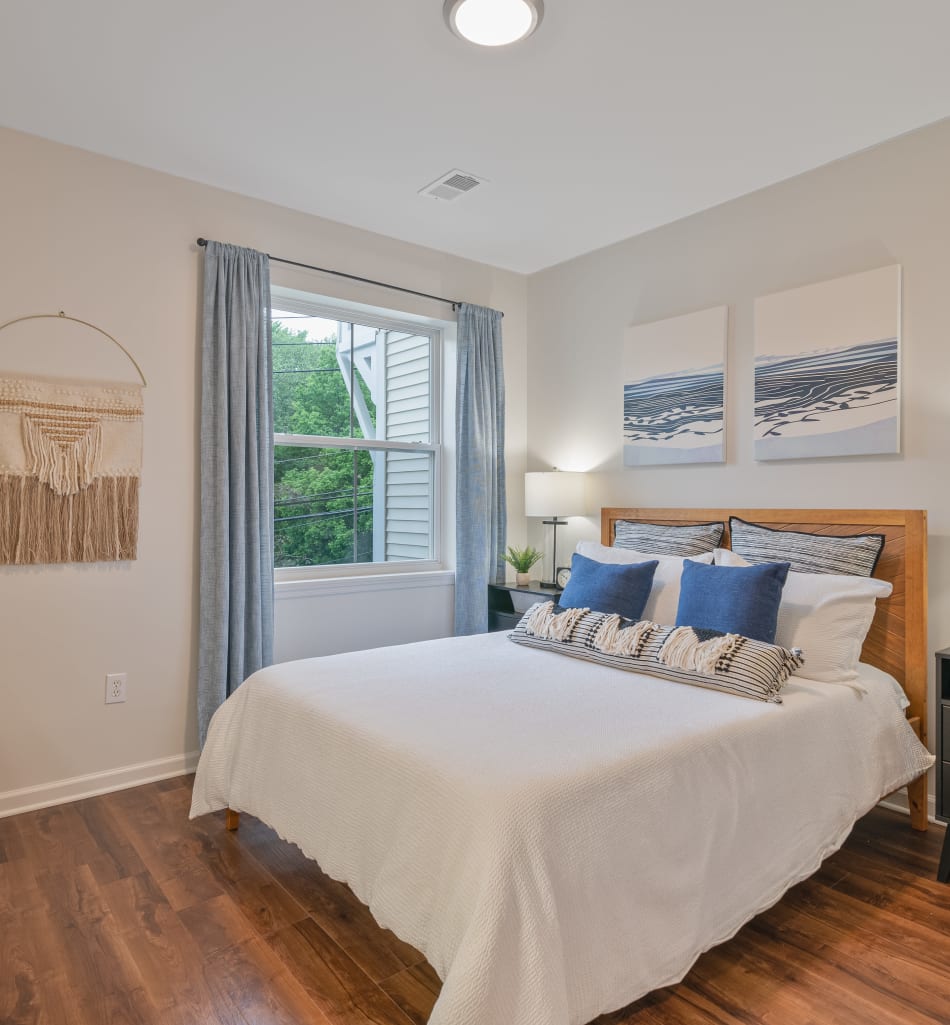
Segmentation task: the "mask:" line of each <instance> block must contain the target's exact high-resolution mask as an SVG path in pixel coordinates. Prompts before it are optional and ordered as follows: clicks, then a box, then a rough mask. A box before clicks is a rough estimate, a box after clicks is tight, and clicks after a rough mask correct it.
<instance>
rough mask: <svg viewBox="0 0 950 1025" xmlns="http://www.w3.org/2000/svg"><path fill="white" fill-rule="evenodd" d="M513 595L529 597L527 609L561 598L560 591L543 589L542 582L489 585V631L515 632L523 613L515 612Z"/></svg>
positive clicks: (550, 588) (551, 588)
mask: <svg viewBox="0 0 950 1025" xmlns="http://www.w3.org/2000/svg"><path fill="white" fill-rule="evenodd" d="M512 595H522V596H527V597H528V598H529V599H530V600H529V601H527V603H526V605H525V608H528V607H529V606H531V605H533V604H534V603H535V602H538V601H557V599H558V598H560V597H561V592H560V590H555V589H554V588H553V587H542V586H541V583H540V581H538V580H532V581H531V582H530V583H529V584H524V585H522V586H520V587H519V586H518V585H517V584H489V585H488V629H489V631H491V632H494V631H495V630H514V628H515V627H516V626H517V625H518V621H519V620H520V619H521V617H522V616H523V615H524V613H523V612H515V607H514V604H513V603H512Z"/></svg>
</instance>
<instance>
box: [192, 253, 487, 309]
mask: <svg viewBox="0 0 950 1025" xmlns="http://www.w3.org/2000/svg"><path fill="white" fill-rule="evenodd" d="M207 244H208V240H207V239H206V238H199V239H198V245H199V246H206V245H207ZM267 258H268V259H269V260H273V261H274V262H275V263H286V264H289V265H290V266H291V267H303V268H305V269H306V270H316V271H320V273H321V274H334V275H336V277H338V278H349V279H350V281H362V282H363V284H364V285H378V286H379V287H380V288H390V289H392V290H393V291H394V292H405V293H406V294H407V295H418V296H421V297H422V298H423V299H435V301H436V302H438V303H448V304H449V305H450V306H451V307H452V309H453V310H457V309H458V308H459V306H461V305H462V302H461V300H460V299H446V298H445V297H444V296H441V295H430V294H429V293H428V292H417V291H416V290H415V289H413V288H403V287H402V285H390V284H388V283H387V282H385V281H374V280H373V279H372V278H361V277H360V276H359V275H358V274H346V273H345V272H344V271H341V270H329V269H328V268H327V267H315V266H314V265H313V264H312V263H299V262H298V261H297V260H284V259H282V258H281V257H279V256H271V255H270V254H269V253H268V254H267ZM502 316H504V314H502Z"/></svg>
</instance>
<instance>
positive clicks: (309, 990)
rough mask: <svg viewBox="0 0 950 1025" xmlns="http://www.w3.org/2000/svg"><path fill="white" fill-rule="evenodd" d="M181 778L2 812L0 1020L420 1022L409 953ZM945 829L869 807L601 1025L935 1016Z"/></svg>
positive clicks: (317, 876) (944, 963) (344, 896)
mask: <svg viewBox="0 0 950 1025" xmlns="http://www.w3.org/2000/svg"><path fill="white" fill-rule="evenodd" d="M191 782H192V780H191V777H181V778H179V779H174V780H168V781H166V782H162V783H155V784H151V785H149V786H144V787H138V788H136V789H134V790H125V791H121V792H119V793H115V794H108V795H105V796H103V797H95V798H91V799H89V800H86V801H79V802H77V803H75V804H69V805H63V806H60V807H57V808H50V809H46V810H44V811H37V812H31V813H29V814H26V815H20V816H16V817H13V818H7V819H0V1025H105V1023H109V1025H118V1023H130V1025H153V1023H155V1025H158V1023H161V1025H311V1023H313V1025H422V1023H424V1022H425V1021H426V1020H427V1018H428V1015H429V1012H430V1011H431V1008H432V1005H433V1003H434V1001H435V999H436V996H437V995H438V992H439V980H438V978H437V976H436V974H435V972H433V970H432V969H431V968H430V967H429V965H428V964H427V963H426V961H425V959H424V958H423V957H422V955H421V954H420V953H419V952H418V951H417V950H415V949H413V948H412V947H410V946H409V945H408V944H406V943H403V942H402V941H401V940H399V939H397V938H396V937H395V936H394V935H393V934H392V933H391V932H388V931H387V930H383V929H380V928H379V926H377V925H376V923H375V922H374V921H373V919H372V917H371V916H370V914H369V912H368V911H367V909H366V908H365V907H364V906H363V905H362V904H360V902H359V901H358V900H357V899H356V898H355V897H354V896H353V894H352V893H350V891H349V890H348V889H347V888H346V887H345V886H343V885H342V884H340V883H335V882H333V881H332V880H331V879H329V878H328V877H327V876H325V875H323V873H322V872H321V871H320V870H319V868H318V867H317V866H316V865H315V864H314V863H313V862H310V861H307V859H306V858H304V857H303V855H302V854H300V852H299V851H298V850H297V849H296V848H295V847H292V846H290V845H289V844H285V843H283V842H282V841H280V840H279V839H278V838H277V837H276V835H275V834H274V833H273V832H272V831H271V830H269V829H268V828H267V827H266V826H264V825H262V824H261V823H260V822H258V821H256V820H255V819H253V818H251V817H250V816H248V815H243V816H242V817H241V828H240V830H239V831H238V832H237V833H229V832H227V831H226V830H225V828H224V822H223V814H222V815H216V816H206V817H205V818H203V819H200V820H198V821H197V822H191V823H190V822H189V821H188V818H187V815H188V806H189V802H190V798H191ZM942 839H943V830H942V829H940V828H932V829H931V830H930V832H929V833H927V834H924V835H921V834H918V833H914V832H912V830H911V829H910V828H909V825H908V822H907V819H906V818H905V817H903V816H900V815H896V814H894V813H891V812H887V811H884V810H882V809H875V810H874V811H873V812H871V814H870V815H868V816H867V817H866V818H864V819H862V820H861V822H859V823H858V825H857V826H856V828H855V831H854V833H853V834H852V836H851V838H850V839H849V840H848V843H847V844H846V846H845V847H844V848H843V849H842V850H841V851H839V852H838V853H837V854H835V855H834V856H833V857H831V858H829V859H828V861H826V862H825V864H824V866H823V867H822V869H821V871H820V872H818V873H817V874H816V875H815V876H813V877H812V878H811V879H809V880H807V881H806V882H804V883H802V884H800V885H799V886H797V887H795V888H794V889H793V890H792V891H791V892H790V893H789V894H788V895H787V896H786V897H785V898H784V899H783V900H782V901H781V902H780V903H779V904H778V905H776V906H775V907H774V908H772V909H771V910H770V911H767V912H766V913H765V914H763V915H760V916H759V917H758V918H756V919H755V920H754V921H753V922H751V923H749V925H747V926H746V927H745V928H744V929H743V930H742V931H741V932H740V933H739V934H738V935H737V936H736V937H735V938H734V939H732V940H731V941H729V942H728V943H726V944H723V945H722V946H720V947H717V948H715V949H714V950H711V951H709V953H707V954H705V955H704V956H703V957H702V958H701V959H700V960H699V961H698V962H697V964H696V965H695V966H694V968H693V970H692V971H691V972H690V974H689V975H688V976H687V977H686V979H685V980H684V981H683V982H682V983H680V985H678V986H673V987H670V988H667V989H663V990H658V991H657V992H655V993H652V994H650V995H649V996H648V997H645V998H644V999H643V1000H640V1001H638V1002H637V1003H635V1004H632V1005H631V1006H630V1007H628V1008H625V1009H624V1010H623V1011H618V1012H616V1013H614V1014H610V1015H605V1016H604V1017H602V1018H600V1019H598V1025H831V1023H834V1025H934V1023H940V1025H948V1023H950V886H945V885H941V884H939V883H937V882H935V875H936V870H937V860H938V858H939V853H940V844H941V841H942ZM498 1025H506V1023H504V1022H499V1023H498Z"/></svg>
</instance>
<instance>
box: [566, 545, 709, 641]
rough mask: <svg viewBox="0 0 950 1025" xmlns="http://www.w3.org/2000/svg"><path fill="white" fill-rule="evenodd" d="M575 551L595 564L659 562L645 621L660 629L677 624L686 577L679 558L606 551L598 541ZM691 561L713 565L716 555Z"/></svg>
mask: <svg viewBox="0 0 950 1025" xmlns="http://www.w3.org/2000/svg"><path fill="white" fill-rule="evenodd" d="M576 551H577V554H578V555H583V556H585V557H586V558H588V559H593V560H594V561H595V562H610V563H613V564H614V565H618V564H620V565H629V564H630V563H633V562H648V561H650V560H651V559H656V561H657V562H658V563H659V565H658V566H657V567H656V572H655V573H654V574H653V587H652V589H651V590H650V597H649V598H647V603H646V606H645V607H644V609H643V618H644V619H651V620H653V622H654V623H658V624H659V625H660V626H672V625H673V624H674V623H675V622H676V610H677V608H678V607H679V603H680V577H681V576H682V575H683V559H682V558H681V557H680V556H679V555H651V554H650V553H649V552H637V551H634V550H633V549H632V548H607V547H606V546H605V545H600V544H597V542H596V541H579V542H578V543H577V549H576ZM689 561H690V562H705V563H710V562H712V561H713V552H704V553H703V554H702V555H691V556H690V557H689Z"/></svg>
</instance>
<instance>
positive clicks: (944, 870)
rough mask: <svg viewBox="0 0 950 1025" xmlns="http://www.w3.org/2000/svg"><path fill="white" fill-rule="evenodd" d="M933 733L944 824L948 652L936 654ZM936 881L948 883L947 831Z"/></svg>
mask: <svg viewBox="0 0 950 1025" xmlns="http://www.w3.org/2000/svg"><path fill="white" fill-rule="evenodd" d="M934 733H935V735H936V738H937V742H936V749H937V750H936V755H937V764H936V766H935V767H934V768H935V771H936V774H937V803H936V807H935V812H936V817H937V818H938V819H941V820H943V821H944V822H946V821H947V820H948V819H950V648H944V649H943V651H938V652H937V716H936V719H935V720H934ZM937 879H938V880H939V881H940V882H942V883H947V882H950V829H948V830H947V833H946V834H945V836H944V841H943V854H942V855H941V856H940V868H939V869H938V871H937Z"/></svg>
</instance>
